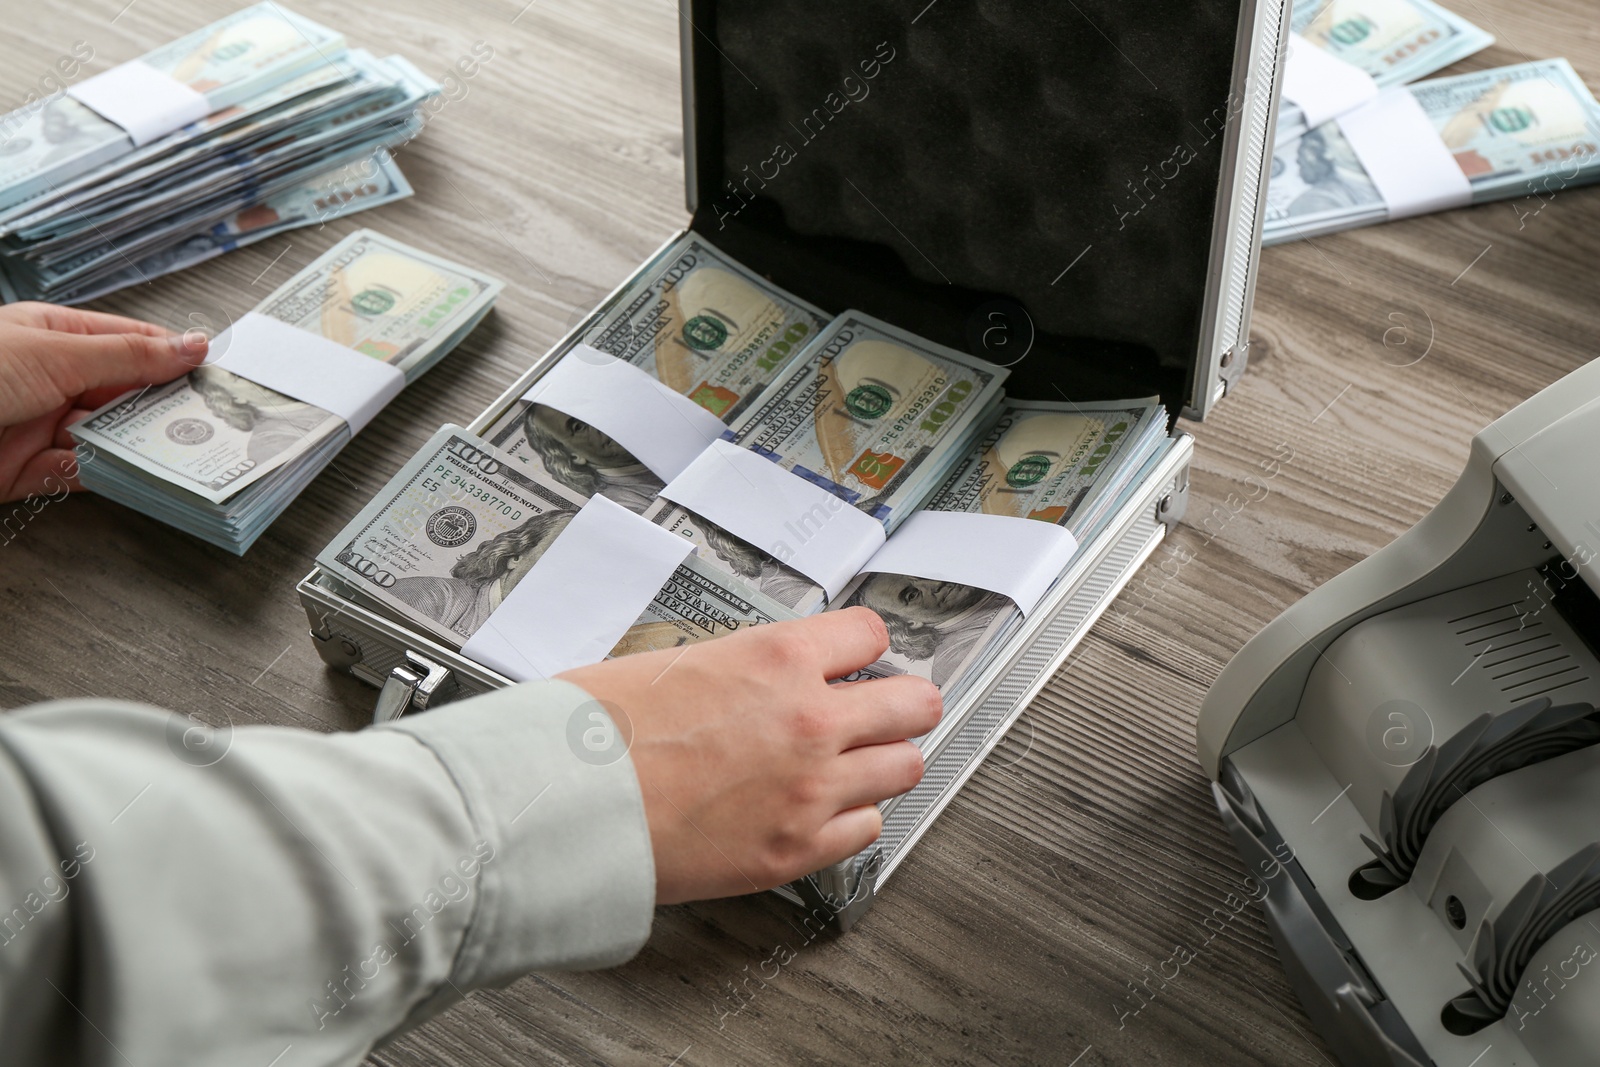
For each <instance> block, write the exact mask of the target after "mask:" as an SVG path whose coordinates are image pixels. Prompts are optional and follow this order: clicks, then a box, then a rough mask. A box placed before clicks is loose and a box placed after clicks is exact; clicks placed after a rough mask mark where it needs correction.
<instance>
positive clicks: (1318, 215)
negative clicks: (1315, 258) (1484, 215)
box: [1261, 59, 1600, 244]
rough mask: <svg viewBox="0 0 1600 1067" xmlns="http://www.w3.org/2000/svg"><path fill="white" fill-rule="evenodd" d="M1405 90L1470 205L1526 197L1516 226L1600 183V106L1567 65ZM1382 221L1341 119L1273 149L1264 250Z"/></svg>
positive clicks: (1379, 201) (1488, 73)
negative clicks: (1566, 194) (1555, 199)
mask: <svg viewBox="0 0 1600 1067" xmlns="http://www.w3.org/2000/svg"><path fill="white" fill-rule="evenodd" d="M1402 91H1404V92H1408V93H1410V94H1411V95H1412V96H1413V97H1415V98H1416V101H1417V103H1418V104H1420V105H1421V106H1422V109H1423V111H1424V112H1426V114H1427V116H1428V119H1429V120H1430V122H1431V123H1432V125H1433V128H1434V130H1435V131H1436V132H1437V134H1438V135H1439V138H1440V140H1441V141H1443V142H1444V146H1445V148H1446V149H1447V150H1448V151H1449V152H1450V154H1451V155H1452V156H1453V157H1454V159H1455V162H1456V164H1457V166H1459V167H1460V169H1461V173H1462V175H1464V176H1465V177H1466V179H1467V182H1468V184H1469V186H1470V188H1471V194H1472V202H1473V203H1474V204H1481V203H1485V202H1487V201H1491V200H1508V199H1512V198H1522V200H1521V201H1519V202H1517V203H1513V204H1512V205H1511V209H1512V210H1515V211H1517V213H1518V215H1519V217H1522V216H1526V215H1530V214H1536V213H1537V212H1538V210H1539V208H1540V207H1542V206H1543V205H1544V203H1546V202H1547V201H1548V200H1549V198H1550V197H1552V196H1554V195H1558V194H1559V193H1560V192H1561V191H1563V190H1565V189H1569V188H1572V187H1575V186H1579V185H1585V184H1588V183H1591V182H1594V181H1596V180H1597V179H1600V104H1597V103H1596V102H1595V98H1594V96H1593V95H1592V94H1591V93H1590V92H1589V89H1588V87H1587V86H1585V85H1584V83H1583V81H1582V80H1581V79H1580V78H1579V77H1578V75H1577V72H1576V71H1574V70H1573V69H1572V65H1571V64H1570V63H1568V62H1567V61H1566V60H1564V59H1545V60H1537V61H1535V62H1532V63H1521V64H1518V65H1516V66H1512V67H1499V68H1496V69H1493V70H1480V71H1474V72H1472V73H1471V74H1458V75H1455V76H1453V77H1449V78H1433V79H1430V80H1428V81H1421V82H1417V83H1416V84H1414V85H1408V86H1406V87H1405V89H1404V90H1402ZM1524 201H1525V203H1526V205H1527V206H1524V203H1523V202H1524ZM1388 217H1389V213H1388V208H1387V206H1386V205H1385V203H1384V199H1383V196H1382V194H1381V193H1379V191H1378V187H1377V186H1376V185H1375V184H1374V183H1373V181H1372V178H1371V177H1370V176H1369V175H1368V173H1367V170H1366V168H1365V167H1364V166H1363V165H1362V162H1361V160H1360V158H1359V157H1358V156H1357V155H1356V152H1355V150H1354V149H1353V148H1352V147H1351V146H1350V143H1349V142H1348V141H1347V140H1346V139H1345V136H1344V133H1343V131H1342V130H1341V129H1340V125H1339V120H1337V119H1336V120H1334V121H1332V122H1326V123H1323V124H1322V125H1321V126H1318V127H1317V128H1316V129H1314V130H1311V131H1309V132H1308V133H1306V134H1305V135H1304V136H1301V137H1296V138H1292V139H1290V140H1287V141H1284V140H1281V139H1280V140H1279V142H1278V144H1277V147H1276V149H1275V150H1274V154H1273V159H1272V177H1271V180H1270V183H1269V185H1268V187H1267V215H1266V220H1265V222H1264V224H1263V226H1262V236H1261V240H1262V243H1263V244H1279V243H1282V242H1284V241H1293V240H1298V239H1300V238H1304V237H1318V236H1321V235H1322V234H1326V233H1334V232H1336V231H1339V230H1348V229H1353V228H1355V227H1357V226H1367V225H1371V224H1372V223H1375V222H1383V221H1385V220H1386V219H1387V218H1388Z"/></svg>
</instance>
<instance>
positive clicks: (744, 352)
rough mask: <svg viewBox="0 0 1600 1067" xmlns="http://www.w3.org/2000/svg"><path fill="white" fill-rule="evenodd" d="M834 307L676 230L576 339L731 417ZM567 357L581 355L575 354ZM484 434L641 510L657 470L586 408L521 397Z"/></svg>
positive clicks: (655, 486)
mask: <svg viewBox="0 0 1600 1067" xmlns="http://www.w3.org/2000/svg"><path fill="white" fill-rule="evenodd" d="M827 321H828V317H827V316H826V315H824V314H823V313H822V312H820V311H818V310H817V309H816V308H814V307H812V306H811V305H810V304H807V303H806V302H805V301H803V300H800V299H799V298H798V297H795V296H793V295H791V294H789V293H786V292H784V291H783V290H782V289H780V288H778V287H777V286H775V285H773V284H771V283H770V282H768V281H766V280H765V279H763V278H761V277H759V276H757V275H756V274H754V273H752V272H751V271H750V270H748V269H747V268H745V267H744V266H742V265H740V264H739V263H736V262H734V261H733V260H732V259H729V258H728V257H727V256H725V255H723V254H722V253H721V252H719V251H717V249H716V248H714V247H712V246H711V244H710V243H708V242H707V241H706V240H705V239H704V238H702V237H700V236H698V235H696V234H694V233H689V234H686V235H685V236H684V237H682V238H681V239H679V240H678V241H676V242H675V243H674V244H673V245H672V246H671V247H670V248H668V249H667V250H666V251H665V252H664V253H663V254H662V255H661V256H659V257H658V258H657V260H656V261H655V262H654V263H653V264H651V265H649V266H648V267H646V268H645V270H644V272H643V273H642V274H641V275H640V276H639V278H638V279H636V280H635V281H634V282H633V283H632V284H630V285H629V286H628V287H627V289H625V290H624V291H623V292H622V293H621V294H619V295H618V296H617V298H616V299H615V300H614V301H613V302H612V305H611V309H610V310H609V311H607V312H606V313H604V314H603V315H601V317H600V319H599V320H598V321H597V322H596V323H595V324H594V325H593V326H592V327H590V328H589V330H587V331H586V332H585V333H584V335H583V336H582V337H581V338H580V340H581V341H582V342H583V343H585V344H587V345H589V346H590V347H592V348H595V349H597V350H598V351H600V352H603V353H605V354H607V355H610V356H614V357H616V358H617V359H621V360H624V361H626V362H628V363H630V364H632V365H633V366H635V367H638V368H639V369H640V370H642V371H644V372H646V373H648V374H650V375H652V376H653V377H655V378H656V379H657V380H658V381H660V382H661V383H662V384H664V385H666V386H668V387H669V388H671V389H672V390H674V391H675V392H678V393H681V394H683V395H684V396H687V397H688V398H689V399H691V400H693V401H694V402H695V403H697V404H699V405H700V406H701V407H703V408H705V409H706V410H707V411H709V412H711V413H712V414H713V415H716V416H717V417H718V418H719V419H721V420H722V421H723V422H726V423H732V422H735V421H737V420H738V418H739V417H740V416H741V415H743V414H744V412H745V410H746V409H747V408H748V407H749V406H750V404H751V403H753V402H754V401H755V399H756V397H757V395H759V394H760V393H761V391H762V390H763V389H765V388H766V387H767V386H768V385H770V384H771V383H772V380H773V379H774V378H775V377H776V376H777V375H778V372H779V371H780V370H782V369H783V367H784V366H786V365H787V364H788V362H789V360H790V359H792V358H793V357H794V356H795V355H796V354H797V353H799V351H800V350H801V349H802V348H804V347H805V346H806V344H807V343H808V342H809V341H810V340H811V339H812V338H814V337H815V336H816V335H817V333H818V331H820V330H821V329H822V327H823V326H824V325H826V324H827ZM568 358H578V357H577V356H576V355H574V356H569V357H568ZM485 436H486V437H487V438H488V439H489V441H490V442H491V443H493V444H494V445H495V447H497V448H499V449H500V450H501V451H503V452H505V453H507V454H508V455H511V456H515V457H516V458H517V459H519V460H522V461H523V462H525V463H529V464H532V465H533V466H535V467H537V468H538V469H539V471H541V472H542V473H543V474H545V475H546V476H548V477H551V478H554V479H555V480H556V481H558V482H560V483H561V484H562V485H564V486H566V487H567V488H568V489H572V490H574V491H575V492H578V493H580V494H582V495H583V496H585V497H587V496H590V495H592V494H594V493H599V494H600V495H602V496H604V497H606V498H608V499H610V500H613V501H615V502H616V503H618V504H621V505H622V506H623V507H625V508H628V509H629V510H630V511H634V512H640V513H642V512H643V511H644V510H645V508H647V507H649V505H650V504H651V502H652V501H653V500H654V499H655V496H656V494H657V493H659V492H660V491H661V489H662V482H661V479H660V478H658V477H656V476H655V475H654V474H653V473H651V471H650V469H649V468H648V467H646V466H645V465H644V464H643V463H641V462H639V460H638V459H636V458H635V457H634V456H633V455H632V454H631V453H629V452H628V450H627V449H625V448H623V447H622V446H621V445H619V444H617V442H616V441H614V440H612V439H611V438H610V437H608V436H607V435H605V434H603V433H601V432H600V431H599V430H597V429H595V428H594V427H593V426H590V425H589V424H588V423H586V422H584V421H583V420H582V419H578V418H574V417H572V416H570V415H566V414H564V413H562V412H560V411H556V410H555V409H554V408H551V407H550V406H548V405H545V404H535V403H531V402H529V401H526V400H519V401H517V402H516V403H514V404H512V405H511V406H510V407H509V408H508V409H507V410H506V411H505V413H504V414H502V415H501V416H500V418H498V419H497V420H496V421H495V423H494V425H492V426H491V427H489V429H488V431H487V432H486V433H485Z"/></svg>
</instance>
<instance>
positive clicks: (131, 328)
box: [12, 301, 172, 337]
mask: <svg viewBox="0 0 1600 1067" xmlns="http://www.w3.org/2000/svg"><path fill="white" fill-rule="evenodd" d="M12 306H13V308H14V309H15V310H16V311H17V313H18V315H19V318H20V320H21V321H22V322H23V323H24V324H25V325H28V326H32V327H34V328H36V329H40V330H54V331H56V332H58V333H77V334H95V333H137V334H143V335H144V336H147V337H167V336H170V335H171V334H172V331H171V330H168V329H165V328H164V327H161V326H157V325H156V324H155V323H153V322H145V321H144V320H142V319H130V318H128V317H127V316H125V315H110V314H107V313H106V312H104V311H85V310H83V309H82V308H69V307H61V306H60V305H59V304H46V303H42V302H40V301H25V302H24V303H21V304H14V305H12Z"/></svg>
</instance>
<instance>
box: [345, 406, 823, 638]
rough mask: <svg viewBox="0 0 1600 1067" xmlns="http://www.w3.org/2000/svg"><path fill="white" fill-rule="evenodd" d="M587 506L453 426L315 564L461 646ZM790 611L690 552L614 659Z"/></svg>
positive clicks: (365, 596) (437, 436) (578, 622)
mask: <svg viewBox="0 0 1600 1067" xmlns="http://www.w3.org/2000/svg"><path fill="white" fill-rule="evenodd" d="M583 503H584V501H583V499H582V498H581V497H579V496H577V495H575V494H573V493H570V492H568V491H567V490H565V489H563V488H562V487H561V486H559V485H556V484H554V483H553V482H551V481H549V480H547V479H545V478H543V477H541V476H540V475H539V474H538V473H537V472H535V471H531V470H529V469H528V468H527V467H525V466H523V465H522V464H520V463H517V462H516V461H514V460H512V459H510V458H509V457H508V456H506V455H504V454H503V453H501V452H500V451H498V450H497V449H495V448H494V447H493V446H492V445H489V444H487V443H486V442H484V441H482V440H481V439H479V438H477V437H474V436H473V435H471V434H469V433H468V432H467V431H465V430H462V429H460V428H459V427H455V426H446V427H444V428H443V429H441V430H440V431H439V432H438V433H437V434H435V435H434V437H433V439H432V440H430V441H429V442H428V444H427V445H425V446H424V447H423V448H422V450H421V451H420V452H418V453H417V455H416V456H415V457H414V458H413V459H412V460H411V461H410V462H409V463H407V464H406V466H405V468H404V469H402V470H401V471H400V473H399V474H397V475H396V476H395V477H394V479H393V480H392V481H391V482H390V483H389V485H388V486H386V487H385V488H384V490H383V491H382V492H381V493H379V494H378V495H377V496H376V497H375V498H373V500H372V501H371V502H370V503H369V504H368V505H367V507H366V508H364V509H363V510H362V512H361V514H360V515H358V516H356V518H355V519H354V520H353V521H352V522H351V523H350V525H349V526H347V527H345V529H344V530H343V531H342V532H341V533H340V534H339V535H338V536H337V537H336V538H334V540H333V541H332V542H331V543H330V544H329V545H328V546H327V548H325V549H323V551H322V552H321V553H320V554H319V555H318V556H317V563H318V565H319V566H321V567H322V568H323V570H324V571H325V572H327V573H328V574H329V575H330V576H332V577H333V578H334V579H336V580H337V581H338V582H340V583H341V585H343V586H344V587H346V588H347V589H349V590H350V591H351V592H353V593H354V594H356V595H357V596H358V597H359V598H360V599H362V600H365V601H368V602H371V603H373V604H375V605H377V606H378V607H380V608H381V609H383V610H385V611H386V612H388V613H389V614H392V615H394V616H396V617H397V618H399V619H401V620H403V621H405V622H406V623H408V624H410V625H412V626H415V627H418V628H420V629H422V630H424V631H426V632H428V633H430V634H432V635H434V636H435V637H438V638H439V639H441V640H443V641H445V642H447V643H448V644H450V645H451V646H453V647H456V648H459V647H461V645H462V644H464V643H465V642H466V640H467V639H468V638H470V637H471V636H472V635H473V634H475V633H476V632H477V631H478V629H479V628H480V627H482V626H483V624H484V623H485V622H486V621H487V620H488V618H489V616H490V615H491V614H493V612H494V610H495V609H496V608H498V607H499V606H500V605H501V604H502V603H503V602H504V601H505V598H506V597H507V596H508V595H509V594H510V593H511V590H512V589H514V588H515V587H516V585H517V583H518V582H520V581H521V580H522V578H523V577H524V576H525V575H526V574H527V573H528V571H529V570H530V569H531V568H532V567H533V565H534V564H535V563H537V562H538V561H539V559H540V558H542V557H543V555H544V553H545V552H546V551H547V550H548V549H549V547H550V545H552V544H553V543H554V542H555V540H556V538H557V537H559V536H560V535H561V532H562V531H563V530H564V529H566V527H567V524H568V523H569V522H571V521H572V519H573V517H574V516H575V515H576V514H577V513H578V510H579V509H580V508H582V506H583ZM792 617H793V615H792V613H790V612H787V611H785V610H784V609H783V607H782V606H780V605H777V604H773V603H772V602H771V601H769V600H767V599H766V598H765V597H762V596H761V595H760V594H758V593H753V592H751V591H749V590H745V589H743V588H741V587H739V586H738V584H737V583H734V582H731V581H729V580H728V579H727V578H726V576H724V575H721V574H718V573H717V572H715V571H714V570H711V569H709V568H706V567H703V566H701V565H700V564H699V562H698V561H696V560H694V559H693V558H690V559H688V560H686V561H685V562H684V564H682V565H681V566H679V567H678V569H677V570H676V571H675V572H674V574H673V576H672V578H671V579H670V580H669V581H668V582H667V584H666V585H665V586H664V587H663V588H662V590H661V591H660V592H659V593H658V594H657V595H656V597H655V599H654V600H653V601H652V602H651V604H650V605H649V606H648V607H647V608H646V609H645V611H644V613H643V615H641V617H640V619H639V621H638V622H636V623H635V624H634V626H633V627H631V628H630V629H629V631H628V632H627V634H626V635H624V637H623V638H622V640H621V642H619V643H618V645H617V647H616V649H615V650H614V651H613V653H612V654H613V655H625V654H631V653H633V652H642V651H648V650H653V649H658V648H671V647H675V646H678V645H682V644H688V643H692V642H694V641H700V640H705V639H707V638H710V637H716V636H719V635H721V634H724V633H729V632H732V631H734V630H737V629H739V628H741V627H743V626H752V625H758V624H760V623H766V622H774V621H777V620H779V619H784V618H792ZM572 624H573V625H575V626H577V625H582V620H581V619H577V618H575V619H573V620H572Z"/></svg>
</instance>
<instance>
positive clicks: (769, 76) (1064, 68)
mask: <svg viewBox="0 0 1600 1067" xmlns="http://www.w3.org/2000/svg"><path fill="white" fill-rule="evenodd" d="M924 5H925V6H924ZM918 9H920V10H918ZM681 16H682V17H681V20H680V21H681V31H682V41H683V56H684V64H683V69H684V116H685V157H686V167H687V172H688V196H689V208H690V210H691V211H692V212H693V213H694V222H693V227H694V229H695V230H696V231H697V232H699V233H701V234H704V235H705V236H706V237H708V238H710V240H711V241H712V242H713V243H715V244H717V245H718V246H719V247H722V248H723V249H725V250H726V251H727V252H729V253H730V254H732V255H733V256H735V257H736V258H738V259H739V260H741V261H742V262H744V263H745V264H746V265H748V266H750V267H752V268H753V269H755V270H757V271H758V272H760V273H761V274H763V275H766V276H768V277H770V278H771V279H772V280H773V281H774V282H776V283H777V284H779V285H781V286H783V287H784V288H786V289H789V290H790V291H792V292H794V293H796V294H797V295H799V296H801V297H804V298H806V299H808V300H811V301H813V302H814V303H816V304H817V305H819V306H820V307H822V308H824V309H826V310H828V311H832V312H837V311H840V310H843V309H844V308H846V307H854V308H859V309H860V310H862V311H865V312H867V313H869V314H872V315H876V316H879V317H881V318H884V319H887V320H888V321H890V322H894V323H897V324H899V325H902V326H904V327H906V328H908V329H912V330H914V331H916V332H917V333H920V334H922V335H924V336H926V337H928V338H929V339H931V340H935V341H939V342H941V343H943V344H947V345H950V346H951V347H954V348H959V349H962V350H965V351H969V352H973V353H974V354H977V355H980V356H983V357H985V358H987V359H990V360H992V361H994V362H996V363H1000V364H1004V365H1008V366H1010V368H1011V377H1010V380H1009V381H1008V382H1007V386H1006V389H1007V392H1008V393H1011V394H1012V395H1017V396H1022V397H1027V398H1031V399H1038V400H1059V399H1062V398H1063V397H1067V398H1070V399H1072V400H1092V399H1110V398H1116V397H1132V396H1148V395H1151V394H1154V393H1159V394H1160V395H1161V398H1162V400H1163V402H1164V403H1166V405H1167V407H1168V409H1169V410H1171V411H1174V412H1177V411H1179V410H1182V411H1184V412H1185V413H1186V414H1188V415H1191V416H1193V417H1201V416H1203V415H1204V414H1205V412H1206V410H1207V409H1208V408H1209V407H1210V406H1211V404H1212V403H1214V402H1215V401H1216V400H1217V399H1220V397H1221V396H1222V395H1223V394H1224V393H1225V392H1226V389H1227V386H1228V384H1229V383H1231V382H1232V381H1234V380H1236V379H1237V376H1238V375H1239V373H1241V372H1242V371H1243V369H1244V363H1245V353H1244V348H1245V345H1246V344H1247V338H1248V331H1249V317H1250V301H1251V295H1252V292H1253V288H1254V266H1255V259H1256V256H1257V254H1258V251H1259V240H1260V212H1259V207H1260V200H1261V198H1262V197H1263V196H1264V194H1265V190H1266V181H1265V173H1264V170H1263V168H1264V166H1266V165H1267V164H1268V162H1269V161H1270V148H1271V124H1270V119H1271V117H1272V110H1273V104H1274V95H1275V89H1276V84H1275V83H1276V78H1275V74H1276V70H1277V66H1278V59H1279V56H1280V40H1281V34H1282V30H1283V28H1284V24H1285V21H1286V20H1285V19H1284V17H1283V16H1284V3H1283V0H1259V2H1258V0H1189V2H1184V3H1174V2H1172V0H1065V2H1055V3H1049V4H1045V3H1039V2H1034V3H1026V2H1023V0H977V2H975V3H974V2H972V0H934V2H932V3H928V2H927V0H908V2H906V3H899V4H895V5H892V6H891V5H888V4H884V3H879V2H863V0H808V2H807V3H804V4H800V3H776V2H774V3H759V4H752V3H721V4H719V3H716V2H715V0H683V3H682V10H681Z"/></svg>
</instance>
